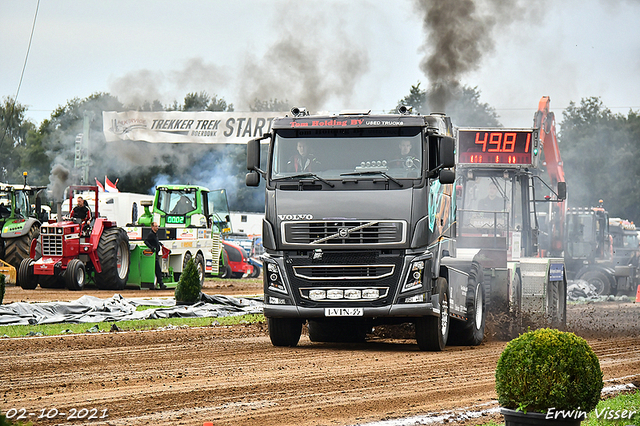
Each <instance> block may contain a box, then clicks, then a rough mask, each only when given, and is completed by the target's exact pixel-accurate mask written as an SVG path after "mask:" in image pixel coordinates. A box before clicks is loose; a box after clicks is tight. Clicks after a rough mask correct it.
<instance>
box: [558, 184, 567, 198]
mask: <svg viewBox="0 0 640 426" xmlns="http://www.w3.org/2000/svg"><path fill="white" fill-rule="evenodd" d="M566 199H567V182H558V200H566Z"/></svg>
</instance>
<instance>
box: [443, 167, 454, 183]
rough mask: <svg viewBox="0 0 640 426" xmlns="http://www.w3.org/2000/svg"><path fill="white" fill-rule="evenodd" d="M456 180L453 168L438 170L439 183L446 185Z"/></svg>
mask: <svg viewBox="0 0 640 426" xmlns="http://www.w3.org/2000/svg"><path fill="white" fill-rule="evenodd" d="M455 181H456V172H455V170H451V169H446V170H440V183H441V184H443V185H447V184H450V183H453V182H455Z"/></svg>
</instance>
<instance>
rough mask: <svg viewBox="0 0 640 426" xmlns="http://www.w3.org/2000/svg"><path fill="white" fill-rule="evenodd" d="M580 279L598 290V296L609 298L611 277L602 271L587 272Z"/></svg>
mask: <svg viewBox="0 0 640 426" xmlns="http://www.w3.org/2000/svg"><path fill="white" fill-rule="evenodd" d="M579 279H581V280H585V281H586V282H588V283H589V284H591V285H592V286H594V287H595V288H596V293H598V296H608V295H609V293H610V292H611V283H610V281H609V277H607V274H605V273H604V272H602V271H598V270H594V271H587V272H586V273H584V274H582V275H581V276H580V277H579Z"/></svg>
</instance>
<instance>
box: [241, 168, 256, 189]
mask: <svg viewBox="0 0 640 426" xmlns="http://www.w3.org/2000/svg"><path fill="white" fill-rule="evenodd" d="M244 183H245V184H246V185H247V186H258V185H259V184H260V174H258V172H256V171H255V170H254V171H252V172H249V173H247V176H246V177H245V180H244Z"/></svg>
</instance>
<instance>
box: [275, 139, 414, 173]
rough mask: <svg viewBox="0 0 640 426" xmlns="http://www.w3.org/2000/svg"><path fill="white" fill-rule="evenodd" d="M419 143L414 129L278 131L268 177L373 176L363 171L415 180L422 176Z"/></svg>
mask: <svg viewBox="0 0 640 426" xmlns="http://www.w3.org/2000/svg"><path fill="white" fill-rule="evenodd" d="M374 130H377V131H382V132H380V133H382V134H379V135H377V134H375V132H374ZM367 132H370V134H367ZM421 140H422V138H421V132H420V130H419V129H417V128H413V129H408V128H407V129H371V130H366V129H365V130H363V129H349V130H347V129H345V130H342V129H340V130H334V129H327V130H324V129H317V130H307V131H306V133H305V131H302V130H296V131H291V132H289V131H280V132H278V133H277V134H276V137H275V141H274V146H273V158H272V162H271V164H272V173H271V178H273V179H281V178H285V177H287V176H294V175H300V174H302V173H307V172H309V173H313V174H314V175H316V176H318V177H319V178H322V179H344V177H345V176H341V175H343V174H345V173H354V175H353V176H351V177H356V178H357V177H358V174H357V172H362V173H363V174H362V175H360V176H373V174H370V173H365V172H376V171H377V172H382V173H384V174H386V175H388V176H389V177H391V178H396V179H400V178H410V179H416V178H419V177H421V176H422V164H423V161H422V144H421Z"/></svg>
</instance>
